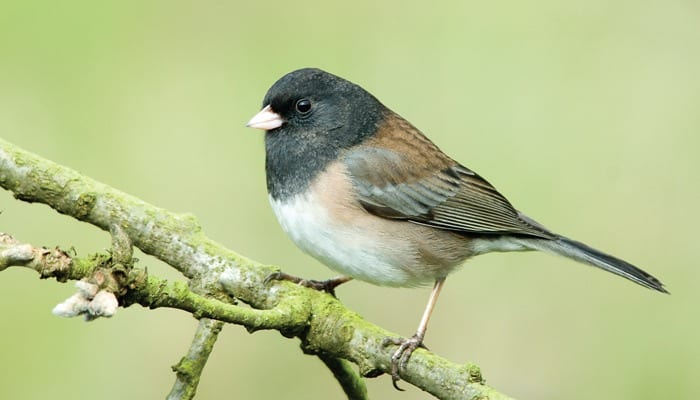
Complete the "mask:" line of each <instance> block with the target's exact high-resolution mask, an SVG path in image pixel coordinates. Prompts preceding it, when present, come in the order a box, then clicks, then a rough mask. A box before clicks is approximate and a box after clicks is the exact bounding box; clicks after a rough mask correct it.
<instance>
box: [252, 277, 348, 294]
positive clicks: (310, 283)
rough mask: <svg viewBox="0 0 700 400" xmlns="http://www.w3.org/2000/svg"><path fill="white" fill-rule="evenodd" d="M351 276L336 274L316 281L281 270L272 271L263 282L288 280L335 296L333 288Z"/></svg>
mask: <svg viewBox="0 0 700 400" xmlns="http://www.w3.org/2000/svg"><path fill="white" fill-rule="evenodd" d="M351 280H352V278H351V277H349V276H342V275H341V276H336V277H335V278H330V279H326V280H325V281H317V280H313V279H302V278H299V277H296V276H294V275H289V274H285V273H284V272H282V271H277V272H274V273H272V274H270V275H268V276H267V278H265V284H268V283H270V282H272V281H289V282H294V283H296V284H298V285H301V286H304V287H307V288H311V289H316V290H318V291H323V292H326V293H328V294H330V295H331V296H333V297H336V296H335V288H336V287H338V286H339V285H341V284H343V283H345V282H348V281H351Z"/></svg>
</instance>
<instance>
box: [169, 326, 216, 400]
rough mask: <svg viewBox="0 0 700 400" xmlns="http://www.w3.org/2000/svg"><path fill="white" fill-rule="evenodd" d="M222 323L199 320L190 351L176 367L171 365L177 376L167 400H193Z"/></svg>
mask: <svg viewBox="0 0 700 400" xmlns="http://www.w3.org/2000/svg"><path fill="white" fill-rule="evenodd" d="M223 326H224V323H223V322H221V321H215V320H212V319H208V318H202V319H201V320H199V326H198V327H197V332H196V333H195V334H194V340H193V341H192V345H191V346H190V351H188V352H187V355H186V356H185V357H182V359H181V360H180V362H178V363H177V365H173V371H175V374H176V375H177V378H176V379H175V384H174V385H173V388H172V390H171V391H170V393H169V394H168V397H167V399H168V400H190V399H193V398H194V395H195V393H196V391H197V385H199V378H200V377H201V376H202V370H203V369H204V365H206V363H207V360H208V359H209V354H211V351H212V350H213V349H214V343H216V339H217V338H218V337H219V332H221V328H223Z"/></svg>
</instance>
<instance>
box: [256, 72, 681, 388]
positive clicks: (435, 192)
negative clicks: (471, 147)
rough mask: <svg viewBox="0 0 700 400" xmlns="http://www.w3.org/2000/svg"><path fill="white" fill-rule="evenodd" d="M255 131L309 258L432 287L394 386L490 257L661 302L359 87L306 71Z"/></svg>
mask: <svg viewBox="0 0 700 400" xmlns="http://www.w3.org/2000/svg"><path fill="white" fill-rule="evenodd" d="M248 126H249V127H251V128H258V129H263V130H265V131H267V132H266V134H265V151H266V156H267V158H266V171H267V190H268V193H269V195H270V202H271V203H272V209H273V210H274V212H275V214H276V215H277V219H278V220H279V222H280V224H281V225H282V228H283V229H284V231H285V232H286V233H287V234H288V235H289V236H290V237H291V238H292V240H293V241H294V243H296V244H297V246H299V247H300V248H301V249H302V250H304V251H305V252H307V253H309V254H310V255H312V256H313V257H315V258H317V259H318V260H320V261H321V262H322V263H324V264H326V265H327V266H328V267H330V268H332V269H334V270H336V271H338V272H340V273H342V274H343V275H345V276H346V277H340V278H337V279H335V280H332V281H330V282H328V283H327V287H330V288H331V289H332V288H333V287H334V286H335V285H337V284H339V283H342V282H345V281H347V280H349V279H350V278H348V277H351V278H356V279H359V280H363V281H366V282H370V283H374V284H376V285H383V286H401V287H411V286H421V285H425V284H429V283H433V284H434V287H433V291H432V293H431V294H430V299H429V301H428V305H427V307H426V309H425V312H424V314H423V318H422V319H421V321H420V324H419V326H418V330H417V332H416V334H415V335H413V337H411V338H408V339H405V338H402V339H390V340H389V342H391V343H394V344H396V345H398V346H399V347H398V349H397V350H396V351H395V352H394V354H393V356H392V378H393V381H394V385H395V386H396V382H397V380H398V379H399V375H398V374H399V371H400V368H402V367H404V366H405V364H406V362H407V361H408V359H409V357H410V356H411V354H412V353H413V351H414V350H415V349H416V348H417V347H418V346H420V345H421V344H422V342H423V337H424V336H425V331H426V328H427V325H428V320H429V319H430V314H431V312H432V310H433V307H434V306H435V301H436V300H437V297H438V294H439V293H440V289H441V288H442V286H443V284H444V282H445V278H446V277H447V275H448V274H450V273H451V272H453V271H454V270H455V269H457V267H458V266H459V265H460V264H462V263H463V262H464V261H465V260H466V259H468V258H470V257H473V256H476V255H479V254H484V253H489V252H493V251H524V250H542V251H546V252H548V253H554V254H558V255H561V256H564V257H568V258H571V259H573V260H576V261H579V262H582V263H585V264H588V265H592V266H595V267H598V268H601V269H604V270H606V271H609V272H612V273H614V274H617V275H620V276H622V277H624V278H627V279H629V280H631V281H633V282H636V283H638V284H640V285H642V286H645V287H647V288H650V289H654V290H657V291H659V292H664V293H667V292H666V290H665V289H664V287H663V284H662V283H661V282H660V281H659V280H658V279H656V278H655V277H653V276H651V275H649V274H648V273H646V272H644V271H642V270H641V269H639V268H637V267H635V266H634V265H632V264H630V263H627V262H625V261H623V260H620V259H618V258H615V257H613V256H611V255H608V254H605V253H603V252H601V251H598V250H595V249H593V248H591V247H588V246H587V245H585V244H583V243H580V242H577V241H574V240H571V239H568V238H566V237H564V236H561V235H558V234H556V233H553V232H551V231H549V230H548V229H547V228H545V227H544V226H542V225H540V224H539V223H537V222H535V221H534V220H532V219H531V218H528V217H527V216H525V215H523V214H522V213H521V212H519V211H518V210H516V209H515V208H514V207H513V206H512V205H511V204H510V202H508V200H506V198H505V197H503V196H502V195H501V194H500V193H498V191H496V189H495V188H494V187H493V186H492V185H491V184H490V183H488V182H487V181H486V180H485V179H483V178H482V177H480V176H479V175H477V174H476V173H475V172H473V171H472V170H470V169H469V168H467V167H464V166H463V165H461V164H459V163H458V162H456V161H454V160H453V159H451V158H450V157H448V156H447V155H445V153H443V152H442V151H441V150H440V149H439V148H438V147H437V146H435V144H433V143H432V142H431V141H430V140H429V139H428V138H426V137H425V136H424V135H423V134H422V133H421V132H420V131H419V130H418V129H416V128H415V127H414V126H413V125H411V123H409V122H408V121H406V120H405V119H403V118H401V117H400V116H399V115H398V114H396V113H394V112H393V111H391V110H389V109H388V108H387V107H385V106H384V105H383V104H382V103H380V102H379V100H377V99H376V98H375V97H374V96H372V95H371V94H369V93H368V92H367V91H365V90H364V89H362V88H361V87H359V86H357V85H355V84H353V83H351V82H349V81H347V80H345V79H342V78H340V77H337V76H335V75H332V74H329V73H327V72H325V71H322V70H319V69H314V68H306V69H300V70H297V71H294V72H290V73H289V74H287V75H285V76H283V77H282V78H281V79H279V80H278V81H277V82H275V84H274V85H272V87H271V88H270V90H269V91H268V92H267V94H266V95H265V99H264V100H263V108H262V110H261V111H260V112H259V113H258V114H256V115H255V116H254V117H253V118H252V119H251V120H250V122H248Z"/></svg>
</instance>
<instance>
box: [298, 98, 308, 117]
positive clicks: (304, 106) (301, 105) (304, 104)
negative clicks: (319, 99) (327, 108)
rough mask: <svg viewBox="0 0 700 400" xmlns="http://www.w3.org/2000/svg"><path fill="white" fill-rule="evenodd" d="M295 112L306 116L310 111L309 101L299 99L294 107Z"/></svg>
mask: <svg viewBox="0 0 700 400" xmlns="http://www.w3.org/2000/svg"><path fill="white" fill-rule="evenodd" d="M296 108H297V111H299V112H300V113H302V114H306V113H308V112H309V111H311V100H309V99H301V100H299V101H297V105H296Z"/></svg>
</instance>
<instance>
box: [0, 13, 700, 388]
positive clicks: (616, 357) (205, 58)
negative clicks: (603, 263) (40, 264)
mask: <svg viewBox="0 0 700 400" xmlns="http://www.w3.org/2000/svg"><path fill="white" fill-rule="evenodd" d="M306 66H316V67H321V68H324V69H326V70H328V71H331V72H333V73H335V74H338V75H340V76H343V77H345V78H347V79H350V80H352V81H354V82H357V83H359V84H360V85H362V86H363V87H365V88H366V89H368V90H369V91H371V92H372V93H373V94H375V95H376V96H377V97H378V98H380V99H381V100H382V101H383V102H384V103H385V104H386V105H388V106H389V107H390V108H392V109H394V110H395V111H397V112H399V113H400V114H401V115H403V116H404V117H406V118H407V119H409V120H410V121H412V122H413V123H414V124H415V125H417V126H418V127H419V128H421V129H422V130H423V131H424V132H425V133H426V134H428V136H430V137H431V138H432V139H433V140H434V141H435V142H436V143H437V144H438V145H439V146H441V147H442V148H443V149H445V150H447V152H448V153H449V154H450V155H451V156H453V157H454V158H455V159H457V160H459V161H461V162H462V163H464V164H465V165H467V166H468V167H470V168H472V169H475V170H476V171H478V172H479V173H480V174H481V175H483V176H485V177H486V178H487V179H489V180H490V181H491V182H492V183H493V184H495V185H496V187H498V188H499V189H500V190H501V191H502V192H503V193H504V194H505V195H506V196H508V197H509V199H510V200H511V201H512V202H513V203H514V204H515V205H516V206H517V207H518V208H519V209H521V210H523V211H524V212H526V213H527V214H528V215H530V216H532V217H533V218H535V219H537V220H539V221H541V222H542V223H544V224H545V225H547V226H548V227H550V228H551V229H553V230H555V231H557V232H561V233H564V234H566V235H568V236H571V237H573V238H576V239H579V240H582V241H585V242H587V243H589V244H591V245H594V246H596V247H599V248H601V249H603V250H606V251H609V252H611V253H614V254H616V255H618V256H621V257H623V258H626V259H628V260H629V261H631V262H633V263H635V264H638V265H639V266H641V267H643V268H645V269H647V270H648V271H650V272H652V273H653V274H655V275H657V276H658V277H659V278H661V279H662V280H663V281H664V282H665V283H666V284H667V286H668V288H669V290H670V291H671V292H672V293H673V294H672V295H671V296H665V295H661V294H658V293H654V292H652V291H649V290H646V289H643V288H641V287H638V286H636V285H634V284H631V283H629V282H627V281H624V280H623V279H620V278H617V277H614V276H612V275H610V274H606V273H603V272H600V271H597V270H592V269H591V268H588V267H585V266H581V265H576V264H575V263H573V262H571V261H568V260H564V259H560V258H556V257H552V256H548V255H545V254H538V253H521V254H496V255H488V256H483V257H479V258H477V259H474V260H471V261H470V262H468V263H467V265H466V266H465V267H464V268H463V270H461V271H459V272H458V273H455V274H454V275H453V276H451V277H450V279H448V280H447V284H446V286H445V290H444V292H443V295H442V297H441V299H440V301H439V302H438V306H437V311H436V313H435V314H434V317H433V321H432V323H431V326H430V329H429V330H428V335H427V339H426V343H427V345H428V346H429V347H430V348H431V350H433V351H435V352H436V353H438V354H440V355H443V356H445V357H447V358H449V359H451V360H454V361H456V362H460V363H464V362H467V361H470V362H474V363H476V364H478V365H480V366H481V367H482V370H483V373H484V376H485V378H486V379H487V381H488V383H489V384H490V385H493V386H494V387H496V388H498V389H499V390H501V391H503V392H505V393H508V394H510V395H512V396H515V397H518V398H522V399H591V398H609V399H696V398H698V397H700V384H698V378H697V375H698V373H699V372H700V368H699V366H700V344H699V342H700V340H699V333H700V332H699V328H700V322H699V319H698V302H699V300H700V290H698V289H699V288H698V282H699V281H700V280H699V279H698V277H699V274H698V266H697V264H698V262H697V257H696V251H697V238H696V235H697V226H698V222H699V218H698V216H697V212H696V208H697V206H698V200H699V197H700V196H699V194H700V188H699V185H698V177H697V170H698V166H700V152H699V151H700V139H698V132H699V130H700V77H699V74H700V6H698V4H697V2H695V1H665V0H664V1H662V0H652V1H644V2H639V1H612V2H610V1H604V0H593V1H578V2H563V1H542V2H528V1H525V2H515V1H514V2H505V1H496V2H477V1H455V2H445V3H443V4H437V3H434V4H430V3H429V2H421V3H419V4H416V5H412V4H411V3H409V2H400V1H386V2H381V3H378V2H372V1H359V0H358V1H353V2H344V3H343V4H332V3H331V2H319V3H317V4H312V3H304V2H290V1H277V0H268V1H259V2H254V1H248V2H228V3H226V2H185V1H153V2H142V1H121V2H92V1H85V2H76V1H65V2H48V1H46V2H32V1H5V2H2V3H0V136H1V137H3V138H5V139H7V140H9V141H11V142H14V143H16V144H18V145H20V146H22V147H23V148H25V149H27V150H30V151H33V152H36V153H38V154H40V155H43V156H45V157H47V158H49V159H52V160H54V161H56V162H58V163H61V164H64V165H67V166H70V167H72V168H75V169H77V170H78V171H80V172H82V173H84V174H86V175H88V176H91V177H93V178H95V179H98V180H100V181H102V182H105V183H107V184H109V185H111V186H113V187H116V188H118V189H121V190H123V191H125V192H128V193H130V194H133V195H135V196H137V197H140V198H141V199H144V200H145V201H148V202H150V203H153V204H155V205H158V206H161V207H164V208H167V209H169V210H172V211H177V212H190V213H193V214H194V215H196V216H197V217H198V218H199V219H200V220H201V223H202V224H203V226H204V228H205V230H206V232H207V233H208V234H209V236H211V237H212V238H214V239H215V240H217V241H219V242H221V243H223V244H225V245H227V246H228V247H230V248H232V249H234V250H236V251H239V252H240V253H242V254H245V255H246V256H249V257H251V258H253V259H256V260H258V261H261V262H264V263H270V264H277V265H281V266H284V269H285V271H287V272H289V273H293V274H296V275H302V276H306V277H313V278H325V277H329V276H331V275H332V273H331V272H330V271H329V270H328V269H326V268H325V267H323V266H322V265H320V264H319V263H318V262H316V261H315V260H312V259H311V258H309V257H307V256H305V255H304V254H302V253H301V251H300V250H298V249H296V248H295V247H294V245H293V244H292V243H291V242H290V241H289V240H288V239H287V238H286V237H285V235H284V234H283V232H282V231H281V229H280V228H279V226H278V225H277V222H276V221H275V219H274V216H273V214H272V212H271V211H270V209H269V206H268V203H267V194H266V191H265V182H264V154H263V140H262V134H261V133H260V132H258V131H254V130H251V129H247V128H245V127H244V124H245V123H246V121H247V120H248V119H249V118H250V117H251V116H252V115H253V114H254V113H255V112H256V111H257V110H258V109H259V108H260V102H261V99H262V97H263V95H264V94H265V91H266V90H267V89H268V87H269V86H270V85H271V84H272V83H273V82H274V81H275V80H276V79H277V78H278V77H280V76H281V75H282V74H284V73H286V72H289V71H291V70H293V69H296V68H300V67H306ZM0 210H1V211H2V214H0V231H3V232H7V233H10V234H12V235H14V236H15V237H16V238H17V239H19V240H21V241H24V242H28V243H32V244H36V245H45V246H50V247H51V246H56V245H59V246H62V247H64V248H69V247H71V246H74V247H75V249H76V250H77V252H78V254H79V255H85V254H88V253H90V252H94V251H100V250H102V249H105V248H107V247H108V246H109V236H108V235H107V234H106V233H104V232H102V231H99V230H97V229H96V228H94V227H92V226H89V225H87V224H83V223H79V222H76V221H74V220H71V219H70V218H67V217H65V216H61V215H58V214H57V213H55V212H54V211H52V210H51V209H49V208H48V207H46V206H43V205H35V204H34V205H32V204H26V203H22V202H19V201H16V200H14V199H13V198H12V196H11V195H10V194H8V193H7V192H4V191H3V192H0ZM140 258H141V260H142V262H141V265H142V266H147V267H148V268H149V271H151V272H152V273H155V274H158V275H160V276H166V277H170V278H172V279H181V278H180V277H179V276H178V275H177V274H176V273H174V272H172V271H171V270H170V269H169V268H167V267H165V266H163V265H162V264H160V263H158V262H157V261H156V260H154V259H152V258H150V257H147V256H140ZM73 292H74V288H73V286H72V285H71V284H64V285H61V284H57V283H56V282H55V281H40V280H38V279H37V275H36V274H35V273H32V272H31V271H28V270H23V269H18V268H11V269H9V270H6V271H4V272H3V273H2V274H0V318H1V321H2V323H1V325H0V326H1V330H0V346H2V347H1V349H0V360H1V361H2V362H1V365H2V372H1V373H0V398H2V399H47V398H55V399H68V398H90V397H94V396H98V397H99V398H101V399H105V400H106V399H125V398H129V399H154V398H162V397H164V396H165V394H166V393H167V392H168V391H169V389H170V386H171V384H172V382H173V374H172V372H171V371H170V365H172V364H174V363H175V362H177V360H178V359H179V358H180V357H181V356H182V355H184V353H185V352H186V350H187V348H188V345H189V342H190V340H191V337H192V334H193V332H194V330H195V327H196V321H195V320H194V319H193V318H192V317H191V316H189V315H187V314H185V313H183V312H178V311H173V310H155V311H149V310H145V309H143V308H140V307H131V308H129V309H120V310H119V312H118V313H117V315H116V316H115V317H114V318H112V319H105V320H98V321H96V322H92V323H84V322H82V321H81V320H80V319H61V318H58V317H54V316H52V315H51V313H50V311H51V309H52V307H53V306H54V305H56V304H57V303H59V302H61V301H62V300H63V299H65V298H66V297H68V296H70V295H71V294H72V293H73ZM338 294H339V297H340V298H341V299H342V301H343V302H344V303H345V304H346V305H347V306H348V307H350V308H352V309H354V310H357V311H358V312H359V313H361V314H362V315H363V316H364V317H366V318H367V319H368V320H370V321H372V322H374V323H377V324H379V325H381V326H383V327H385V328H388V329H390V330H392V331H394V332H397V333H401V334H403V335H410V334H412V333H413V332H414V330H415V327H416V325H417V323H418V320H419V318H420V314H421V312H422V310H423V307H424V305H425V302H426V300H427V296H428V290H427V289H389V288H379V287H374V286H371V285H368V284H365V283H361V282H354V283H350V284H348V285H347V286H343V287H342V288H340V289H339V291H338ZM403 386H404V387H408V385H403ZM368 387H369V390H370V393H371V394H372V397H373V398H376V399H402V400H408V399H422V398H426V397H428V396H427V395H426V394H424V393H422V392H420V391H419V390H417V389H414V388H409V390H408V391H407V392H406V393H399V392H396V391H394V390H393V389H392V388H391V384H390V380H389V379H388V378H387V377H386V376H382V377H380V378H377V379H371V380H368ZM278 397H279V398H285V399H328V398H342V393H341V392H340V389H339V388H338V387H337V384H336V383H335V381H334V380H333V378H332V377H331V375H330V373H329V372H328V371H327V370H326V369H325V368H324V367H323V366H322V364H321V363H320V361H318V360H317V359H316V358H314V357H309V356H305V355H303V354H302V353H301V351H300V350H299V349H298V343H297V341H296V340H288V339H284V338H282V337H281V336H280V335H279V334H277V333H274V332H258V333H255V334H254V335H250V334H248V333H247V332H246V331H245V330H244V329H242V328H240V327H237V326H227V327H226V328H225V329H224V331H223V333H222V335H221V338H220V340H219V342H218V343H217V345H216V348H215V351H214V353H213V355H212V358H211V361H210V363H209V365H208V366H207V368H206V369H205V371H204V376H203V378H202V381H201V386H200V389H199V398H200V399H221V398H240V399H249V398H250V399H253V398H255V399H268V398H278Z"/></svg>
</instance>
